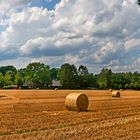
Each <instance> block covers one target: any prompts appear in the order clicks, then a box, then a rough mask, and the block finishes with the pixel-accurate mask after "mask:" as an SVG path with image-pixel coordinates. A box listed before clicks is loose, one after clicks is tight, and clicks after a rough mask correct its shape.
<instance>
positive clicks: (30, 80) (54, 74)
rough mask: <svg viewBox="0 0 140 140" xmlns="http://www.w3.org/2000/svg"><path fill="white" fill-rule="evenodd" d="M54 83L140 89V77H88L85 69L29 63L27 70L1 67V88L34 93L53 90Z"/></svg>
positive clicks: (104, 72) (103, 73) (110, 74)
mask: <svg viewBox="0 0 140 140" xmlns="http://www.w3.org/2000/svg"><path fill="white" fill-rule="evenodd" d="M52 80H59V81H60V83H61V85H62V87H61V88H65V89H87V88H96V89H110V88H111V89H140V74H139V73H138V72H134V73H131V72H129V73H113V72H112V71H111V70H109V69H102V70H101V72H100V73H99V74H93V73H89V71H88V69H87V67H86V66H83V65H80V66H79V67H78V68H77V67H76V66H75V65H71V64H69V63H65V64H63V65H62V66H61V68H50V67H49V66H48V65H45V64H43V63H36V62H34V63H30V64H28V65H27V67H26V68H22V69H18V70H17V69H16V68H15V67H14V66H2V67H0V88H8V87H9V86H10V85H17V86H18V87H23V88H25V87H28V88H32V89H36V88H41V89H43V88H44V89H46V88H50V85H51V84H52Z"/></svg>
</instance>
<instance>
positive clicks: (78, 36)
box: [0, 0, 140, 73]
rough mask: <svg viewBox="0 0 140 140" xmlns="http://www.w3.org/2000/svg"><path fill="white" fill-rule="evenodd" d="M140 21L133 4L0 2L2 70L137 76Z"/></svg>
mask: <svg viewBox="0 0 140 140" xmlns="http://www.w3.org/2000/svg"><path fill="white" fill-rule="evenodd" d="M139 21H140V7H139V6H138V5H137V4H136V0H100V1H99V0H61V1H60V0H20V1H19V0H12V1H11V0H1V1H0V42H1V43H0V54H1V55H0V66H3V65H14V66H15V67H17V68H23V67H26V66H27V65H28V64H29V63H31V62H41V63H45V64H47V65H50V67H60V66H61V65H62V64H64V63H70V64H75V65H76V66H79V65H81V64H82V65H85V66H87V67H88V69H89V71H91V72H95V73H99V72H100V70H101V69H102V68H109V69H112V71H115V72H126V71H132V72H134V71H139V72H140V47H139V45H140V26H139Z"/></svg>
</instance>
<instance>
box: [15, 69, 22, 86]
mask: <svg viewBox="0 0 140 140" xmlns="http://www.w3.org/2000/svg"><path fill="white" fill-rule="evenodd" d="M15 84H17V85H18V88H19V87H21V86H22V85H23V78H22V76H21V74H20V72H17V73H16V75H15Z"/></svg>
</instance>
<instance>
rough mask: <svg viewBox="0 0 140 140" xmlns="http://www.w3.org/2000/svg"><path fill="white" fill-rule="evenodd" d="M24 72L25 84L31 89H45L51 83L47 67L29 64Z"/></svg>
mask: <svg viewBox="0 0 140 140" xmlns="http://www.w3.org/2000/svg"><path fill="white" fill-rule="evenodd" d="M24 72H25V74H24V75H25V78H24V79H25V83H26V84H27V85H29V86H30V87H31V88H37V87H39V88H45V87H48V85H49V84H51V82H52V80H51V76H50V71H49V66H47V65H45V64H43V63H37V62H34V63H30V64H29V65H28V66H27V67H26V69H25V70H24Z"/></svg>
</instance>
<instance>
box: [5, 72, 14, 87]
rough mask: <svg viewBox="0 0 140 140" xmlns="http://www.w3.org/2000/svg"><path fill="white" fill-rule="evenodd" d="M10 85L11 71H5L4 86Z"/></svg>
mask: <svg viewBox="0 0 140 140" xmlns="http://www.w3.org/2000/svg"><path fill="white" fill-rule="evenodd" d="M11 84H13V82H12V76H11V71H7V72H6V74H5V75H4V86H8V85H11Z"/></svg>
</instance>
